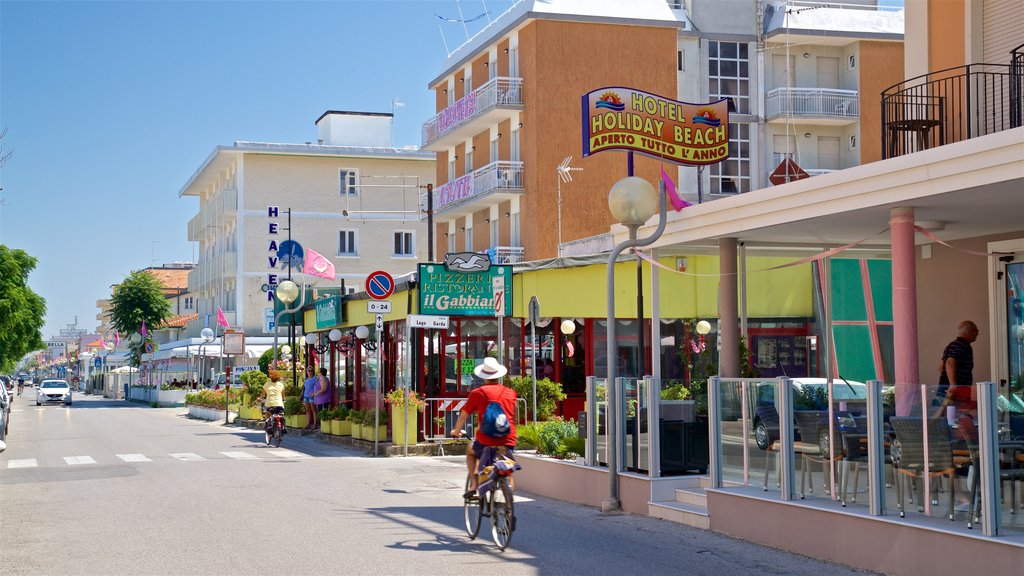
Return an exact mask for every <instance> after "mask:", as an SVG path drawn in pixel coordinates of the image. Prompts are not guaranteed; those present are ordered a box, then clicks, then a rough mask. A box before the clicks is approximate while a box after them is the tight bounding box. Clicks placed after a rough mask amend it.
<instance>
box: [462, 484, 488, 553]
mask: <svg viewBox="0 0 1024 576" xmlns="http://www.w3.org/2000/svg"><path fill="white" fill-rule="evenodd" d="M468 491H469V476H466V487H465V489H464V490H463V492H468ZM462 514H463V517H464V518H465V519H466V534H467V535H469V539H470V540H476V535H477V534H479V533H480V522H481V520H482V519H483V510H482V509H481V508H480V499H479V498H472V499H468V498H467V499H464V501H463V504H462Z"/></svg>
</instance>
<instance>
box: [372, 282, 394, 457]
mask: <svg viewBox="0 0 1024 576" xmlns="http://www.w3.org/2000/svg"><path fill="white" fill-rule="evenodd" d="M394 292H395V279H394V278H393V277H392V276H391V274H388V273H387V272H385V271H383V270H377V271H376V272H370V275H369V276H367V277H366V294H367V295H368V296H369V297H370V298H373V299H374V300H387V298H388V297H389V296H391V295H392V294H393V293H394ZM381 304H382V305H381V306H378V307H376V308H374V307H373V306H369V307H368V310H374V309H376V310H377V311H378V312H380V313H378V314H377V317H376V318H375V322H374V326H375V328H376V330H374V332H375V336H376V339H377V394H376V398H375V400H374V407H373V455H374V456H377V455H378V449H379V446H380V437H379V435H378V434H377V431H378V430H379V429H380V389H381V388H383V387H384V369H383V366H382V360H381V357H382V356H383V355H384V351H383V350H382V349H381V332H382V331H383V330H384V315H383V314H382V313H383V312H385V311H386V312H390V311H391V303H390V302H388V303H387V305H386V306H385V305H383V303H381ZM385 309H386V310H385Z"/></svg>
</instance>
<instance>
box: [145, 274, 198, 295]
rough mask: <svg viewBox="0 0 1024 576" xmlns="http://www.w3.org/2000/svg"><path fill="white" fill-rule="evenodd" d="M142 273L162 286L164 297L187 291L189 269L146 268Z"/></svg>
mask: <svg viewBox="0 0 1024 576" xmlns="http://www.w3.org/2000/svg"><path fill="white" fill-rule="evenodd" d="M144 272H146V273H147V274H149V275H150V276H153V277H154V278H156V279H157V280H159V281H160V283H161V284H163V287H164V294H165V295H166V294H168V293H170V294H177V293H179V292H181V291H182V290H185V291H187V290H188V273H189V269H187V268H146V269H145V270H144Z"/></svg>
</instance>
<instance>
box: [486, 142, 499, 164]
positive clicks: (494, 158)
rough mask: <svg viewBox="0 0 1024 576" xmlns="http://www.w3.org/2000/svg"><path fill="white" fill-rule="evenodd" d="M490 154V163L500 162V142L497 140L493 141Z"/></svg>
mask: <svg viewBox="0 0 1024 576" xmlns="http://www.w3.org/2000/svg"><path fill="white" fill-rule="evenodd" d="M490 153H491V157H490V158H489V159H488V162H497V161H498V141H497V140H496V139H495V140H491V152H490Z"/></svg>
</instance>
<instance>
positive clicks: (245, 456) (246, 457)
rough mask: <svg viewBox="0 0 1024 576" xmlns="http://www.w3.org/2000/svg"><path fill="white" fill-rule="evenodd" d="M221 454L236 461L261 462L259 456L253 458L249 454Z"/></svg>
mask: <svg viewBox="0 0 1024 576" xmlns="http://www.w3.org/2000/svg"><path fill="white" fill-rule="evenodd" d="M221 454H223V455H225V456H227V457H228V458H234V459H235V460H259V456H253V455H252V454H249V453H248V452H221Z"/></svg>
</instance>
